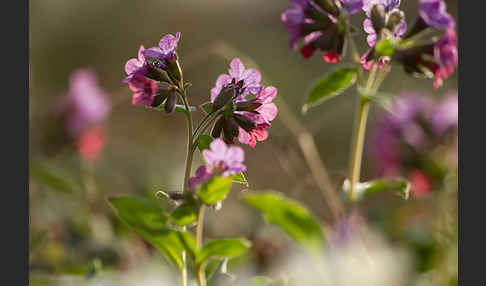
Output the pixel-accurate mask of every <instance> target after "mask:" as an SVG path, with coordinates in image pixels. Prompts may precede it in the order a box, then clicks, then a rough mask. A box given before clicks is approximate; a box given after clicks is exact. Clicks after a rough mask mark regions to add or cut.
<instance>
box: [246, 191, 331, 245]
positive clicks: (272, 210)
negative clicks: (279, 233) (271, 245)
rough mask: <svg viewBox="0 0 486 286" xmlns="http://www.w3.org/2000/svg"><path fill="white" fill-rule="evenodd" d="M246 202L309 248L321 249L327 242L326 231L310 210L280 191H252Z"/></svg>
mask: <svg viewBox="0 0 486 286" xmlns="http://www.w3.org/2000/svg"><path fill="white" fill-rule="evenodd" d="M244 200H245V202H246V203H248V204H249V205H251V206H252V207H254V208H256V209H258V210H259V211H261V212H262V213H263V216H264V217H265V219H266V221H267V222H268V223H270V224H274V225H276V226H278V227H280V228H281V229H282V230H283V231H284V232H285V233H287V234H288V235H289V236H290V237H291V238H293V239H294V240H295V241H296V242H297V243H299V244H300V245H302V246H303V247H304V248H307V249H309V250H316V249H317V250H320V249H321V248H322V246H323V243H324V242H325V235H324V231H323V229H322V228H321V226H320V224H319V223H318V221H317V220H316V219H315V218H314V217H313V216H312V215H311V213H310V212H309V210H308V209H307V208H305V207H304V206H302V205H301V204H300V203H298V202H296V201H294V200H291V199H289V198H286V197H285V196H284V195H282V194H281V193H278V192H273V191H267V192H263V193H254V192H250V193H247V194H245V195H244Z"/></svg>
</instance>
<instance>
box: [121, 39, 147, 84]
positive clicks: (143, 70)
mask: <svg viewBox="0 0 486 286" xmlns="http://www.w3.org/2000/svg"><path fill="white" fill-rule="evenodd" d="M144 51H145V47H144V46H143V45H141V46H140V48H139V49H138V59H129V60H128V61H127V63H126V64H125V72H126V73H127V77H126V78H125V79H124V80H123V82H125V83H127V82H129V81H130V80H131V79H132V78H133V77H134V76H136V75H146V74H147V72H148V65H147V62H146V61H145V57H144V55H143V52H144Z"/></svg>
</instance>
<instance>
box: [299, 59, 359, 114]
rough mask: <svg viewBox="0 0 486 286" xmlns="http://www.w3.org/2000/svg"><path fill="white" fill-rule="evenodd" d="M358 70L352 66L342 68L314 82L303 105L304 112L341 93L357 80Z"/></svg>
mask: <svg viewBox="0 0 486 286" xmlns="http://www.w3.org/2000/svg"><path fill="white" fill-rule="evenodd" d="M356 76H357V72H356V69H352V68H340V69H338V70H336V71H335V72H333V73H331V74H328V75H326V76H324V77H323V78H321V79H319V80H318V81H317V82H316V83H314V85H313V87H312V89H311V91H310V92H309V95H308V96H307V101H306V103H305V104H304V106H303V107H302V110H303V111H304V112H306V111H307V109H309V108H310V107H314V106H316V105H319V104H321V103H323V102H324V101H326V100H328V99H331V98H333V97H335V96H338V95H340V94H341V93H343V91H345V90H346V89H347V88H348V87H350V86H352V85H353V84H354V83H355V82H356Z"/></svg>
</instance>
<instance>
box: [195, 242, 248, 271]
mask: <svg viewBox="0 0 486 286" xmlns="http://www.w3.org/2000/svg"><path fill="white" fill-rule="evenodd" d="M250 246H251V243H250V242H249V241H248V240H246V239H244V238H232V239H218V240H213V241H210V242H208V243H206V244H205V245H204V246H203V248H202V249H201V250H200V251H199V254H198V255H197V258H196V263H197V264H199V265H200V264H203V263H205V262H207V261H208V260H209V259H224V258H234V257H237V256H240V255H242V254H243V253H245V251H246V250H247V249H248V248H250Z"/></svg>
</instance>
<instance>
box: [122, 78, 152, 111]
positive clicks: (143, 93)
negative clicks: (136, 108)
mask: <svg viewBox="0 0 486 286" xmlns="http://www.w3.org/2000/svg"><path fill="white" fill-rule="evenodd" d="M128 86H129V87H130V89H131V90H132V91H133V96H132V104H133V105H145V106H152V103H153V102H154V99H155V94H156V93H157V83H156V82H155V81H153V80H150V79H147V78H146V77H144V76H142V75H136V76H135V77H134V78H132V79H131V80H130V83H129V84H128Z"/></svg>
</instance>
